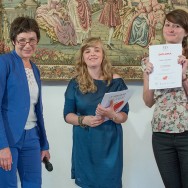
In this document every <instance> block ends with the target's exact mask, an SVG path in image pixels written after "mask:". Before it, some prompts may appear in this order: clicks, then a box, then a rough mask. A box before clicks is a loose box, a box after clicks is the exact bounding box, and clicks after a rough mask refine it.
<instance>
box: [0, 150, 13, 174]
mask: <svg viewBox="0 0 188 188" xmlns="http://www.w3.org/2000/svg"><path fill="white" fill-rule="evenodd" d="M11 166H12V154H11V151H10V148H9V147H7V148H3V149H1V150H0V168H3V169H4V170H6V171H8V170H11Z"/></svg>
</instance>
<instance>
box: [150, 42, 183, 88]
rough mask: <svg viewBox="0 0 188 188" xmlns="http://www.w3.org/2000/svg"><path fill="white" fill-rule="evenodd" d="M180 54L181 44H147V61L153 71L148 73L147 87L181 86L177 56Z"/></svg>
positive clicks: (180, 73) (180, 71) (180, 68)
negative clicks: (151, 65)
mask: <svg viewBox="0 0 188 188" xmlns="http://www.w3.org/2000/svg"><path fill="white" fill-rule="evenodd" d="M181 54H182V44H164V45H153V46H149V61H150V62H151V63H152V64H153V67H154V68H153V72H152V73H151V74H150V75H149V89H166V88H176V87H181V86H182V66H181V65H180V64H178V56H179V55H181Z"/></svg>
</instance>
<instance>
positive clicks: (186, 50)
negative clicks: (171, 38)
mask: <svg viewBox="0 0 188 188" xmlns="http://www.w3.org/2000/svg"><path fill="white" fill-rule="evenodd" d="M166 19H167V20H168V21H170V22H172V23H174V24H179V25H180V26H181V27H182V28H183V29H184V30H185V32H186V33H187V35H188V13H187V12H186V11H184V10H182V9H176V10H173V11H171V12H169V13H168V14H167V15H166ZM187 35H186V36H185V37H184V38H183V41H182V47H183V55H185V56H186V58H188V44H187V37H188V36H187Z"/></svg>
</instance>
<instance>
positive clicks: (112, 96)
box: [101, 89, 133, 121]
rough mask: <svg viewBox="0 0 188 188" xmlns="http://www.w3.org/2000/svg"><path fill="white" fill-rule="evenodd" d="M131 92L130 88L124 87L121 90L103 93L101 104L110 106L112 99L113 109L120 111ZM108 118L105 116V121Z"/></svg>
mask: <svg viewBox="0 0 188 188" xmlns="http://www.w3.org/2000/svg"><path fill="white" fill-rule="evenodd" d="M132 94H133V91H132V90H129V89H126V90H122V91H116V92H110V93H105V95H104V97H103V99H102V102H101V105H102V106H103V107H105V108H107V107H109V106H110V102H111V101H113V104H114V111H115V112H120V111H121V109H122V108H123V107H124V106H125V105H126V103H127V102H128V100H129V99H130V98H131V96H132ZM107 120H108V118H107V117H105V121H107Z"/></svg>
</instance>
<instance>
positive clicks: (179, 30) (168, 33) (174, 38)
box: [163, 19, 187, 44]
mask: <svg viewBox="0 0 188 188" xmlns="http://www.w3.org/2000/svg"><path fill="white" fill-rule="evenodd" d="M186 35H187V33H186V31H185V29H184V28H183V27H181V26H180V25H179V24H174V23H172V22H170V21H168V20H167V19H166V20H165V24H164V27H163V36H164V38H165V40H166V43H168V44H179V43H182V41H183V38H184V37H185V36H186Z"/></svg>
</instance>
